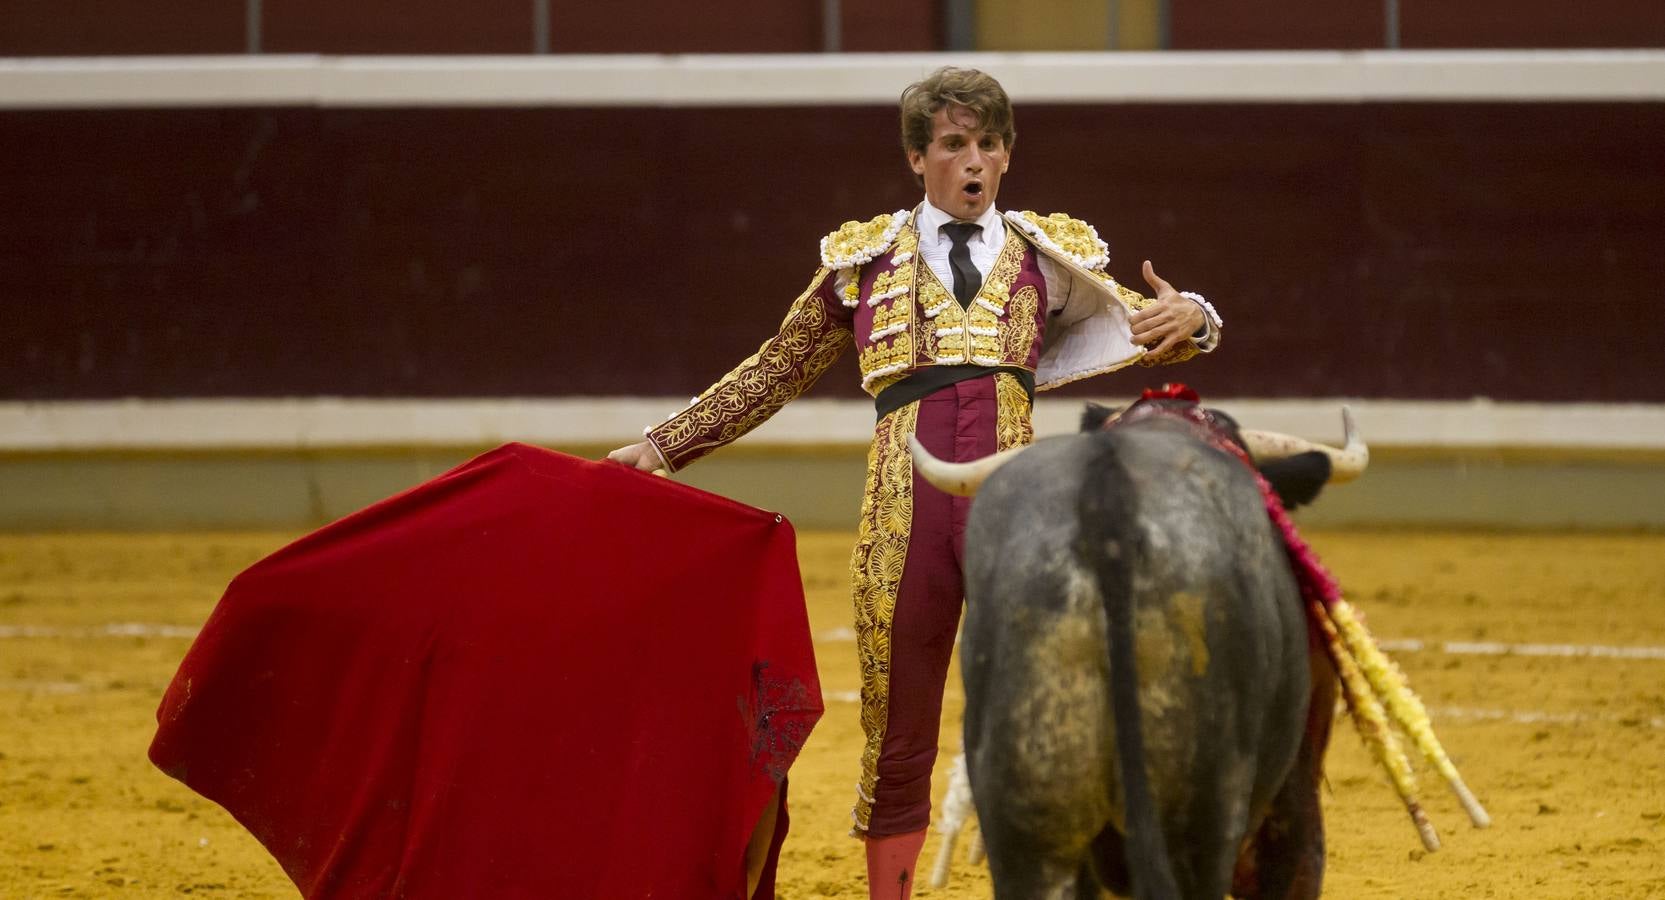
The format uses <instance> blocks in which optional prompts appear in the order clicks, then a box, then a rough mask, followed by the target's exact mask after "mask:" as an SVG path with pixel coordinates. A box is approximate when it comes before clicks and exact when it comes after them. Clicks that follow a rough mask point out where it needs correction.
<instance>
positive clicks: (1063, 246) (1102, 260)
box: [1007, 210, 1110, 270]
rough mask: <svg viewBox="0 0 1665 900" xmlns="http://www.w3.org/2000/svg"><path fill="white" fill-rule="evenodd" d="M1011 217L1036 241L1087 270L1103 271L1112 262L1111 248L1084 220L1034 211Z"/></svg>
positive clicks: (1009, 217)
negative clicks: (1044, 214)
mask: <svg viewBox="0 0 1665 900" xmlns="http://www.w3.org/2000/svg"><path fill="white" fill-rule="evenodd" d="M1007 218H1008V221H1013V222H1015V224H1016V225H1017V226H1018V227H1020V228H1022V229H1024V230H1025V231H1028V232H1029V234H1030V236H1032V237H1034V238H1035V239H1036V240H1038V241H1040V242H1041V243H1043V244H1047V245H1049V246H1048V248H1047V249H1049V250H1052V251H1054V252H1057V253H1061V254H1063V255H1064V256H1067V257H1069V258H1070V259H1071V260H1072V261H1074V262H1075V263H1076V264H1077V265H1079V266H1081V267H1082V268H1084V269H1089V270H1099V269H1103V268H1104V266H1105V264H1106V263H1108V262H1109V261H1110V248H1109V247H1108V246H1107V245H1106V244H1105V243H1104V241H1102V240H1100V239H1099V236H1098V230H1097V229H1095V228H1094V227H1093V226H1091V225H1088V224H1087V223H1086V222H1083V221H1081V220H1080V219H1075V218H1071V217H1070V216H1068V215H1066V214H1064V213H1053V214H1052V215H1050V216H1043V215H1041V214H1040V213H1037V212H1032V211H1030V210H1024V211H1023V212H1020V213H1018V214H1017V215H1016V217H1015V218H1014V217H1012V216H1008V217H1007Z"/></svg>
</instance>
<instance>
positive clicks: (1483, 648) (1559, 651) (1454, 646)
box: [1381, 638, 1665, 659]
mask: <svg viewBox="0 0 1665 900" xmlns="http://www.w3.org/2000/svg"><path fill="white" fill-rule="evenodd" d="M1381 645H1382V649H1383V650H1387V651H1390V652H1396V653H1421V652H1424V651H1428V652H1434V653H1448V654H1451V655H1453V656H1562V657H1604V658H1607V659H1665V647H1648V646H1633V647H1622V646H1612V645H1607V644H1504V643H1498V642H1494V641H1444V642H1438V643H1436V642H1431V641H1421V640H1417V639H1415V638H1408V639H1401V640H1389V641H1382V642H1381Z"/></svg>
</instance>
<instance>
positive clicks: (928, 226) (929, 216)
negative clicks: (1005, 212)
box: [914, 200, 1050, 291]
mask: <svg viewBox="0 0 1665 900" xmlns="http://www.w3.org/2000/svg"><path fill="white" fill-rule="evenodd" d="M957 221H960V220H958V219H955V218H954V217H952V216H950V215H948V214H947V213H945V212H943V211H942V210H940V209H937V208H936V207H934V206H932V205H931V201H929V200H926V201H925V202H924V203H922V204H920V207H919V216H918V217H917V218H916V219H915V221H914V226H915V227H917V228H918V229H919V258H920V259H923V260H925V264H926V265H928V266H930V267H931V271H933V272H935V273H937V278H938V279H939V280H941V281H942V286H943V287H945V288H948V289H949V290H950V291H952V290H953V289H954V269H953V267H952V266H950V265H949V264H948V253H949V251H950V250H953V249H954V241H953V239H951V238H950V237H949V236H948V235H946V234H944V233H943V232H942V226H944V225H947V224H949V223H952V222H957ZM971 224H973V225H980V226H982V228H983V230H982V231H979V232H977V233H976V234H973V235H972V236H971V237H970V238H968V239H967V240H966V242H965V243H966V249H968V250H970V251H971V264H972V265H973V266H976V267H977V274H979V275H981V276H983V279H984V280H987V279H988V277H989V270H990V269H993V268H994V261H995V260H996V259H998V258H999V257H1000V249H1001V248H1002V247H1004V246H1006V220H1005V219H1002V218H1001V217H1000V211H999V210H996V209H995V208H994V207H993V206H992V205H991V206H990V207H989V208H988V209H986V210H983V215H982V216H980V217H978V218H977V219H976V220H975V221H973V222H972V223H971ZM1048 262H1050V260H1048Z"/></svg>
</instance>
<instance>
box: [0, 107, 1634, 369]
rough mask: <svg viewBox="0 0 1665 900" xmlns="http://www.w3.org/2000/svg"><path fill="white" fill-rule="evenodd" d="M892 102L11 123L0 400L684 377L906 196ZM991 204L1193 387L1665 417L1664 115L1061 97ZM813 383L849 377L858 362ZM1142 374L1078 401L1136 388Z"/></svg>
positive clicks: (15, 115)
mask: <svg viewBox="0 0 1665 900" xmlns="http://www.w3.org/2000/svg"><path fill="white" fill-rule="evenodd" d="M895 127H896V126H895V124H894V113H893V112H892V111H891V110H890V109H886V108H821V109H796V108H794V109H757V108H751V109H654V110H648V109H640V110H621V109H582V110H573V109H537V110H519V109H468V110H446V109H434V110H311V109H305V110H302V109H294V110H249V109H226V110H186V109H180V110H149V111H146V110H125V111H122V110H109V111H58V112H9V113H5V114H0V146H5V147H6V148H7V154H8V164H7V166H5V167H3V168H0V195H3V196H5V197H6V198H7V203H6V204H5V207H4V209H3V210H0V217H3V223H0V224H3V225H4V228H3V231H4V233H5V235H6V239H5V240H4V241H3V242H0V323H3V324H0V398H4V399H55V398H90V397H118V396H129V395H135V396H150V397H171V396H275V395H292V394H295V395H310V394H337V395H364V396H478V395H525V394H535V395H554V394H609V393H617V394H674V395H686V394H689V393H692V392H694V391H696V390H698V389H700V388H702V387H704V386H705V385H706V384H707V383H708V382H709V381H710V380H712V379H713V378H714V377H715V376H717V375H718V374H720V373H721V372H722V371H723V370H724V369H726V368H727V367H728V366H729V365H731V364H733V363H734V362H736V361H738V360H739V359H740V358H742V357H743V356H744V355H746V354H747V353H749V352H750V351H751V350H752V349H754V348H755V347H756V345H757V342H758V341H759V340H761V339H762V338H763V337H764V336H765V335H766V334H768V333H769V332H770V331H771V330H772V329H773V327H774V325H775V323H777V322H778V320H779V317H780V315H781V313H782V311H783V310H784V309H785V306H786V304H787V303H788V302H789V301H790V299H791V298H792V297H793V296H794V295H795V294H796V293H797V292H798V291H799V290H801V289H802V287H803V285H804V283H805V282H806V281H807V280H808V278H809V277H810V274H811V273H812V271H813V270H814V268H815V266H816V241H817V239H818V238H819V237H820V236H821V235H822V234H823V233H825V232H826V231H827V230H829V229H831V228H833V227H835V226H836V225H837V224H838V223H839V222H841V221H843V220H845V219H849V218H856V217H863V218H865V217H869V216H872V215H874V214H876V213H879V212H882V211H887V210H894V209H897V208H899V207H904V206H910V205H912V204H913V203H914V202H916V201H917V200H918V197H919V194H918V189H917V188H916V187H915V186H914V182H913V180H912V177H911V175H910V174H909V173H907V172H906V170H905V169H904V168H903V167H902V162H901V158H900V153H899V151H898V150H897V149H896V137H895V134H894V132H895ZM1018 128H1019V131H1020V133H1021V134H1022V139H1021V140H1020V141H1019V143H1018V147H1017V152H1016V154H1015V155H1014V162H1013V167H1012V172H1011V174H1010V175H1009V176H1008V178H1007V180H1006V182H1005V184H1004V187H1003V189H1002V196H1001V199H1002V201H1003V202H1004V205H1006V206H1008V207H1010V208H1033V209H1038V210H1042V211H1053V210H1063V211H1067V212H1070V213H1073V214H1075V215H1078V216H1082V217H1084V218H1087V219H1089V220H1090V221H1092V222H1093V223H1095V224H1096V225H1097V227H1098V229H1099V232H1100V233H1101V234H1102V235H1103V236H1104V238H1105V239H1106V240H1107V241H1108V242H1109V243H1110V246H1111V252H1112V256H1113V263H1112V271H1113V272H1114V273H1115V274H1116V275H1117V276H1118V277H1119V278H1122V279H1124V280H1127V281H1129V282H1130V283H1137V282H1138V274H1137V273H1138V262H1139V260H1140V259H1142V258H1145V257H1149V258H1151V259H1153V260H1155V262H1156V265H1157V269H1158V271H1159V272H1160V273H1162V274H1163V275H1164V276H1165V277H1167V278H1168V279H1169V280H1171V281H1173V282H1174V283H1175V284H1177V285H1179V286H1181V287H1182V288H1190V289H1193V290H1198V291H1201V292H1203V293H1205V294H1207V295H1208V296H1209V297H1210V298H1211V299H1213V300H1215V301H1216V302H1217V304H1218V305H1219V307H1220V309H1221V311H1222V313H1223V314H1224V316H1225V318H1226V328H1227V332H1228V333H1227V337H1226V343H1225V346H1224V347H1223V348H1222V350H1221V352H1220V353H1218V354H1216V356H1215V357H1213V358H1210V359H1206V360H1204V361H1201V362H1198V363H1196V364H1192V365H1189V366H1187V368H1186V371H1185V372H1184V377H1185V378H1186V379H1187V380H1190V381H1193V382H1195V383H1197V384H1198V386H1199V387H1201V388H1203V389H1204V390H1205V392H1206V393H1209V394H1215V395H1219V394H1230V395H1239V396H1244V395H1248V396H1310V395H1337V394H1344V395H1359V396H1366V397H1409V398H1461V397H1468V396H1472V395H1486V396H1492V397H1496V398H1500V399H1509V400H1581V399H1590V400H1605V401H1619V400H1637V401H1652V402H1661V401H1665V375H1662V374H1661V370H1660V368H1659V365H1658V362H1657V359H1656V354H1657V347H1658V345H1659V343H1660V339H1661V336H1665V308H1662V305H1661V304H1660V303H1659V302H1658V298H1657V294H1658V289H1659V285H1661V284H1665V254H1662V253H1661V252H1660V243H1659V236H1660V235H1661V234H1665V164H1662V163H1665V105H1662V104H1566V105H1556V104H1470V105H1442V104H1428V105H1417V104H1407V105H1391V104H1385V105H1364V106H1326V105H1284V106H1277V105H1266V106H1259V105H1256V106H1241V105H1236V106H1154V105H1134V106H1123V107H1074V106H1072V107H1044V106H1030V107H1025V108H1023V109H1021V110H1020V111H1019V122H1018ZM842 366H843V368H841V369H839V370H838V371H836V372H835V373H834V374H833V375H831V376H829V382H830V384H831V386H830V387H828V388H826V391H827V392H829V393H831V394H835V395H844V396H855V395H856V394H857V392H856V389H855V377H854V374H853V372H854V370H853V365H852V364H850V363H849V361H848V360H846V361H845V362H844V363H843V364H842ZM1160 377H1161V375H1160V373H1149V374H1146V373H1138V374H1135V375H1132V376H1127V377H1126V378H1125V379H1123V380H1119V381H1114V382H1101V383H1099V384H1097V385H1089V386H1088V387H1087V388H1084V390H1097V391H1113V390H1128V389H1131V387H1132V386H1133V385H1134V384H1135V383H1142V382H1144V381H1147V380H1155V379H1159V378H1160Z"/></svg>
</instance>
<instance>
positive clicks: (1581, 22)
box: [1169, 0, 1665, 50]
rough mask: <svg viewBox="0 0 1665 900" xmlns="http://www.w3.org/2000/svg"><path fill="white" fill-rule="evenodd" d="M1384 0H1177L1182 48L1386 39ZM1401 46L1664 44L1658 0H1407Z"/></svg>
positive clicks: (1365, 44)
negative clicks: (1266, 0) (1271, 1)
mask: <svg viewBox="0 0 1665 900" xmlns="http://www.w3.org/2000/svg"><path fill="white" fill-rule="evenodd" d="M1386 6H1387V5H1386V4H1385V3H1384V2H1383V0H1330V2H1325V0H1282V2H1280V3H1275V4H1268V3H1264V2H1257V0H1172V5H1171V7H1170V12H1169V16H1170V18H1169V23H1170V28H1169V34H1170V45H1171V46H1172V47H1173V48H1174V49H1176V50H1359V49H1380V48H1383V47H1386V46H1388V32H1387V28H1388V25H1387V10H1386ZM1399 46H1400V47H1403V48H1406V49H1434V48H1457V49H1461V48H1520V49H1529V48H1552V47H1553V48H1575V47H1661V46H1665V3H1660V2H1659V0H1587V2H1578V3H1569V2H1567V0H1462V2H1456V3H1453V2H1450V0H1399Z"/></svg>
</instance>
